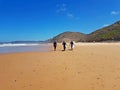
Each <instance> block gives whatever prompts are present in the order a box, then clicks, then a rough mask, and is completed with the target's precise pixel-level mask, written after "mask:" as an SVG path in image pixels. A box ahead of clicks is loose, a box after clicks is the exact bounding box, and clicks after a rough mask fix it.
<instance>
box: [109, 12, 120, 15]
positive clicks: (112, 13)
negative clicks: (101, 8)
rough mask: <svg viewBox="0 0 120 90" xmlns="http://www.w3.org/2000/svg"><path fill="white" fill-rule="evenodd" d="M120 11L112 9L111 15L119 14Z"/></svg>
mask: <svg viewBox="0 0 120 90" xmlns="http://www.w3.org/2000/svg"><path fill="white" fill-rule="evenodd" d="M119 13H120V12H119V11H112V12H111V15H118V14H119Z"/></svg>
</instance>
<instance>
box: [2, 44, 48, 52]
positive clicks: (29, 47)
mask: <svg viewBox="0 0 120 90" xmlns="http://www.w3.org/2000/svg"><path fill="white" fill-rule="evenodd" d="M49 50H50V47H49V45H48V44H44V43H42V44H27V43H19V44H12V43H7V44H0V53H16V52H34V51H37V52H47V51H49Z"/></svg>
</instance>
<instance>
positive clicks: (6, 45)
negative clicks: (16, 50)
mask: <svg viewBox="0 0 120 90" xmlns="http://www.w3.org/2000/svg"><path fill="white" fill-rule="evenodd" d="M37 45H40V44H25V43H21V44H12V43H8V44H0V47H15V46H16V47H17V46H37Z"/></svg>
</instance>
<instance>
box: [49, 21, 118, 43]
mask: <svg viewBox="0 0 120 90" xmlns="http://www.w3.org/2000/svg"><path fill="white" fill-rule="evenodd" d="M64 40H65V41H71V40H73V41H76V42H93V41H96V42H101V41H120V21H118V22H116V23H114V24H112V25H110V26H107V27H105V28H102V29H99V30H96V31H94V32H92V33H90V34H87V35H86V34H83V33H80V32H64V33H61V34H59V35H57V36H55V37H53V38H52V39H49V40H48V41H49V42H53V41H57V42H62V41H64Z"/></svg>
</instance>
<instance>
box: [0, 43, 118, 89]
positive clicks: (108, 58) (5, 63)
mask: <svg viewBox="0 0 120 90" xmlns="http://www.w3.org/2000/svg"><path fill="white" fill-rule="evenodd" d="M61 50H62V47H61V45H59V48H58V49H57V51H50V52H27V53H11V54H0V90H120V43H110V44H108V43H102V44H101V43H98V44H96V43H92V44H88V43H79V44H77V45H76V46H75V48H74V50H73V51H70V50H68V49H67V51H64V52H62V51H61Z"/></svg>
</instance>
